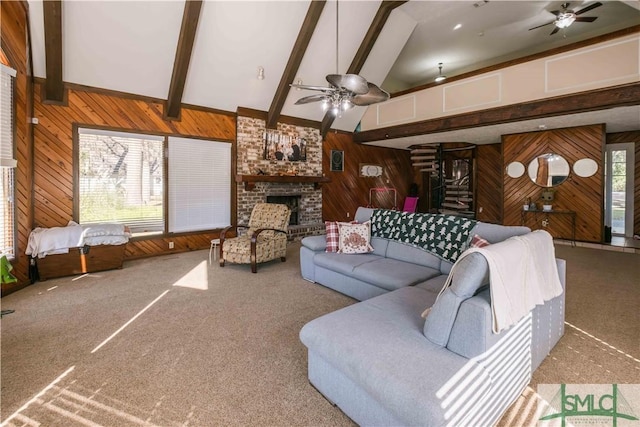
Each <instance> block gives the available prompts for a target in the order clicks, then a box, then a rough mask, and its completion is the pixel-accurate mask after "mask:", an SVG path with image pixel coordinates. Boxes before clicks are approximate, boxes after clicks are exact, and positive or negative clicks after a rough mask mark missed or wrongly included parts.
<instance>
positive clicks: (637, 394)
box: [538, 384, 640, 427]
mask: <svg viewBox="0 0 640 427" xmlns="http://www.w3.org/2000/svg"><path fill="white" fill-rule="evenodd" d="M538 394H539V395H540V397H541V398H542V400H541V401H540V405H542V408H539V410H538V413H539V414H541V416H540V418H539V419H538V426H540V427H552V426H553V427H555V426H559V427H568V426H611V427H627V426H630V427H640V419H639V418H638V414H640V384H540V385H538Z"/></svg>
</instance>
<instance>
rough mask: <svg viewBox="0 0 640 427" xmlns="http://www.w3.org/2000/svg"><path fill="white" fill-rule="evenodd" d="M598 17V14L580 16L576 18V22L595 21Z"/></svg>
mask: <svg viewBox="0 0 640 427" xmlns="http://www.w3.org/2000/svg"><path fill="white" fill-rule="evenodd" d="M596 19H598V17H597V16H579V17H577V18H576V20H575V22H593V21H595V20H596Z"/></svg>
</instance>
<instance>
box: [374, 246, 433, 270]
mask: <svg viewBox="0 0 640 427" xmlns="http://www.w3.org/2000/svg"><path fill="white" fill-rule="evenodd" d="M386 256H387V257H388V258H394V259H397V260H400V261H406V262H410V263H412V264H418V265H423V266H425V267H430V268H434V269H436V270H439V269H440V258H438V257H437V256H435V255H433V254H432V253H430V252H428V251H426V250H424V249H422V248H418V247H416V246H411V245H409V244H406V243H400V242H395V241H393V240H390V241H389V246H388V247H387V254H386Z"/></svg>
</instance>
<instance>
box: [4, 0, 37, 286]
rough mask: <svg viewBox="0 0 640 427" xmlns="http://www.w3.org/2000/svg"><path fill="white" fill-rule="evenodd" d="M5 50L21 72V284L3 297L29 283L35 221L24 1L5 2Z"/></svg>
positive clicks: (17, 204)
mask: <svg viewBox="0 0 640 427" xmlns="http://www.w3.org/2000/svg"><path fill="white" fill-rule="evenodd" d="M1 8H2V9H1V11H0V16H2V25H0V28H1V30H2V37H1V38H2V50H3V52H4V53H5V55H6V57H7V59H8V60H9V63H10V65H11V67H12V68H14V69H15V70H16V72H17V74H16V78H15V80H14V86H15V90H14V101H15V105H16V110H15V117H14V122H15V133H14V136H15V140H14V142H15V155H16V160H17V161H18V166H17V167H16V169H15V208H16V216H15V217H16V226H17V227H16V228H17V233H16V238H17V245H16V250H17V253H16V259H15V260H14V261H13V267H14V271H13V273H14V274H15V276H16V277H17V279H18V282H17V283H9V284H2V295H6V294H8V293H10V292H13V291H15V290H18V289H20V288H22V287H24V286H26V285H28V284H29V280H28V266H29V257H27V256H26V255H25V254H24V251H25V249H26V247H27V241H28V238H29V233H30V231H31V224H32V220H33V207H32V194H31V188H32V180H31V158H32V150H33V135H32V125H31V124H28V123H27V122H28V121H29V120H28V119H29V118H30V117H31V116H32V113H33V96H32V92H33V85H32V83H31V82H32V79H31V66H30V61H31V59H30V56H29V51H30V46H29V41H28V40H29V35H28V25H27V20H28V5H27V3H26V2H23V1H3V2H2V5H1Z"/></svg>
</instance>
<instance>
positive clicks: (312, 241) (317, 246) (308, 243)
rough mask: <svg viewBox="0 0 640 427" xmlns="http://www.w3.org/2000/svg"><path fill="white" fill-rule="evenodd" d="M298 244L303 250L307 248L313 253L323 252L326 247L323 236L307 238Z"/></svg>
mask: <svg viewBox="0 0 640 427" xmlns="http://www.w3.org/2000/svg"><path fill="white" fill-rule="evenodd" d="M300 243H301V244H302V246H304V247H305V248H309V249H311V250H312V251H314V252H317V251H324V250H325V249H326V247H327V240H326V239H325V237H324V236H307V237H304V238H303V239H302V240H301V241H300Z"/></svg>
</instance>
